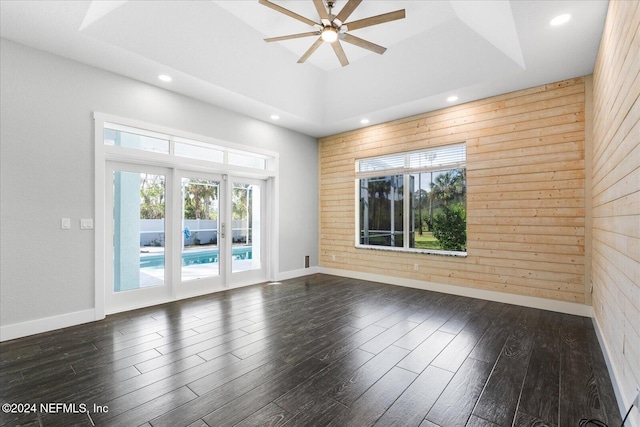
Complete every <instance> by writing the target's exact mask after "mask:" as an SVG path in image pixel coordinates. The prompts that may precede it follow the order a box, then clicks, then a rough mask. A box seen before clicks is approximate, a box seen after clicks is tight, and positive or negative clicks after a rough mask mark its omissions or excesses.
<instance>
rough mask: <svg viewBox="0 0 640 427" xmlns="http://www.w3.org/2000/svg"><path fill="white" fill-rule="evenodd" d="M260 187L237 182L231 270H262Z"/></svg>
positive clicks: (232, 222)
mask: <svg viewBox="0 0 640 427" xmlns="http://www.w3.org/2000/svg"><path fill="white" fill-rule="evenodd" d="M260 210H261V206H260V186H259V185H255V184H244V183H238V182H234V183H233V194H232V195H231V216H232V218H231V224H232V227H231V228H232V230H231V237H232V242H233V244H232V250H231V271H232V272H233V273H236V272H240V271H248V270H258V269H260V267H261V265H260V258H261V254H260V239H261V218H260Z"/></svg>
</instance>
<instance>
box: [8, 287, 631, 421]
mask: <svg viewBox="0 0 640 427" xmlns="http://www.w3.org/2000/svg"><path fill="white" fill-rule="evenodd" d="M0 352H1V353H0V388H1V394H0V403H15V404H24V403H27V404H30V405H35V408H34V406H31V408H30V409H35V412H30V413H24V412H26V410H25V409H24V408H22V409H21V411H20V412H21V413H12V412H11V411H9V413H5V412H4V411H3V412H2V413H0V417H1V418H0V425H3V426H16V425H26V426H72V425H78V426H92V425H97V426H140V425H142V426H154V427H157V426H171V427H176V426H216V427H217V426H234V425H237V426H243V427H244V426H262V425H269V426H276V425H278V426H325V425H330V426H358V427H361V426H370V425H375V426H390V425H396V426H420V427H427V426H442V427H454V426H474V427H475V426H504V427H507V426H563V427H565V426H566V427H569V426H571V427H574V426H577V425H578V420H579V419H580V418H583V417H587V418H598V419H600V420H603V421H605V422H607V423H608V424H609V425H610V426H612V427H613V426H616V427H617V426H619V425H620V423H621V421H622V420H621V417H620V414H619V413H618V410H617V405H616V401H615V397H614V394H613V389H612V387H611V383H610V380H609V377H608V375H607V369H606V366H605V362H604V358H603V356H602V352H601V350H600V347H599V346H598V342H597V339H596V336H595V332H594V330H593V326H592V323H591V320H590V319H588V318H582V317H577V316H570V315H563V314H559V313H553V312H550V311H543V310H535V309H530V308H524V307H518V306H512V305H507V304H500V303H495V302H488V301H482V300H475V299H471V298H465V297H459V296H453V295H446V294H440V293H435V292H427V291H421V290H417V289H409V288H403V287H398V286H390V285H383V284H379V283H372V282H365V281H361V280H354V279H345V278H340V277H335V276H328V275H314V276H308V277H304V278H299V279H293V280H288V281H285V282H283V283H282V284H281V285H269V284H264V285H256V286H251V287H246V288H240V289H235V290H230V291H226V292H221V293H216V294H212V295H208V296H205V297H200V298H194V299H190V300H184V301H179V302H175V303H171V304H166V305H161V306H156V307H151V308H146V309H141V310H136V311H131V312H127V313H121V314H117V315H112V316H108V317H107V319H105V320H103V321H100V322H95V323H91V324H87V325H80V326H77V327H72V328H67V329H64V330H60V331H54V332H49V333H46V334H41V335H37V336H32V337H26V338H22V339H18V340H14V341H10V342H5V343H2V344H0ZM40 403H46V404H49V405H48V406H46V407H44V408H41V407H40ZM52 404H53V405H52ZM56 404H65V405H66V407H65V406H63V405H56ZM83 405H86V410H85V408H84V406H83ZM94 405H95V406H94ZM3 409H4V407H3ZM14 409H20V408H17V405H14ZM43 409H47V411H44V410H43ZM107 410H108V411H107Z"/></svg>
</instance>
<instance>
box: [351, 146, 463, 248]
mask: <svg viewBox="0 0 640 427" xmlns="http://www.w3.org/2000/svg"><path fill="white" fill-rule="evenodd" d="M356 179H357V184H358V189H359V191H358V196H357V197H358V207H357V209H358V224H357V228H358V229H357V235H358V237H357V239H358V241H357V243H356V246H357V247H372V248H373V247H375V248H381V249H382V248H389V249H391V248H393V249H395V250H407V251H412V252H427V253H433V252H436V253H447V254H450V255H464V254H466V252H465V251H466V248H467V232H466V230H467V219H466V218H467V217H466V193H467V170H466V146H465V145H464V144H456V145H449V146H444V147H437V148H430V149H426V150H421V151H413V152H407V153H399V154H398V153H396V154H390V155H386V156H379V157H372V158H367V159H359V160H357V161H356Z"/></svg>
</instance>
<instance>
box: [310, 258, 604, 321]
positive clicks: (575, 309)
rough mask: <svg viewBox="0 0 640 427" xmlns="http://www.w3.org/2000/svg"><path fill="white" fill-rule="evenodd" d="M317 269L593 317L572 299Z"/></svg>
mask: <svg viewBox="0 0 640 427" xmlns="http://www.w3.org/2000/svg"><path fill="white" fill-rule="evenodd" d="M319 273H324V274H332V275H334V276H342V277H349V278H352V279H361V280H369V281H372V282H380V283H386V284H389V285H397V286H406V287H408V288H417V289H424V290H427V291H435V292H442V293H445V294H453V295H460V296H464V297H469V298H478V299H483V300H489V301H496V302H502V303H505V304H514V305H520V306H523V307H531V308H538V309H541V310H549V311H555V312H559V313H566V314H575V315H577V316H585V317H593V309H592V307H591V306H590V305H585V304H578V303H575V302H566V301H556V300H551V299H547V298H539V297H532V296H526V295H516V294H507V293H503V292H497V291H489V290H485V289H476V288H467V287H465V286H455V285H445V284H442V283H434V282H426V281H422V280H414V279H404V278H401V277H393V276H384V275H381V274H372V273H362V272H359V271H351V270H340V269H335V268H326V267H320V268H319Z"/></svg>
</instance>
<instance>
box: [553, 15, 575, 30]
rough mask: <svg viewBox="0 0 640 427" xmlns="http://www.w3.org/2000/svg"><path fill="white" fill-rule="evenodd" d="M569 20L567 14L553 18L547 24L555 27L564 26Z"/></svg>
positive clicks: (569, 16)
mask: <svg viewBox="0 0 640 427" xmlns="http://www.w3.org/2000/svg"><path fill="white" fill-rule="evenodd" d="M570 19H571V15H569V14H568V13H564V14H562V15H558V16H556V17H555V18H553V19H552V20H551V21H549V24H550V25H553V26H554V27H557V26H558V25H562V24H566V23H567V22H569V20H570Z"/></svg>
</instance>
